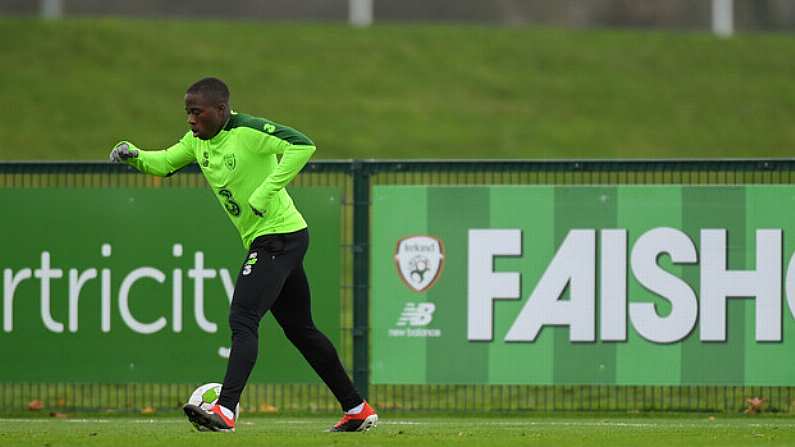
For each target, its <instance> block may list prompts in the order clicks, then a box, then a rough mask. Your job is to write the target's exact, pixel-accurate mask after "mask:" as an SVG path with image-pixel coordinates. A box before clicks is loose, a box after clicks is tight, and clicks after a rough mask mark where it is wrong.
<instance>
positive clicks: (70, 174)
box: [0, 159, 795, 413]
mask: <svg viewBox="0 0 795 447" xmlns="http://www.w3.org/2000/svg"><path fill="white" fill-rule="evenodd" d="M793 183H795V160H789V159H764V160H750V159H749V160H624V161H601V160H590V161H588V160H586V161H480V160H470V161H316V162H311V163H309V164H308V165H307V166H306V167H305V169H304V170H303V172H302V173H301V174H300V175H299V176H298V177H297V178H296V179H295V180H294V182H293V184H294V185H296V186H333V187H338V188H339V189H340V190H341V192H342V197H343V201H342V206H343V208H342V212H341V219H342V235H341V241H342V246H341V247H340V257H341V258H340V259H341V264H342V267H343V268H342V281H341V284H342V290H341V293H340V296H341V299H342V303H341V308H342V312H341V315H340V318H341V326H340V327H341V330H342V334H341V338H340V339H341V340H342V342H341V346H338V349H339V351H340V354H341V356H342V358H343V362H344V364H345V365H346V367H348V369H349V372H350V373H351V374H352V376H353V378H354V382H355V383H356V385H357V387H358V388H359V389H360V390H361V391H362V392H363V394H365V395H367V396H368V399H369V400H370V401H371V402H373V403H374V404H375V405H376V406H377V407H378V408H380V409H381V411H384V412H387V411H443V412H459V411H467V412H490V411H503V412H517V411H526V412H533V411H719V412H728V413H732V412H739V411H742V410H743V409H744V408H746V407H747V406H748V405H749V404H748V399H751V398H760V399H764V401H765V405H764V408H765V410H766V411H772V412H783V413H791V412H793V411H795V401H794V400H793V387H745V386H727V385H715V386H627V385H371V384H370V383H369V370H368V368H369V358H368V355H369V311H368V305H369V296H368V292H369V278H368V273H369V259H368V257H369V231H370V227H369V222H370V216H369V213H370V191H371V187H372V186H373V185H391V184H394V185H490V184H515V185H529V184H532V185H625V184H646V185H648V184H682V185H741V184H793ZM44 187H57V188H115V187H140V188H204V187H206V186H205V183H204V179H203V178H202V176H201V173H200V171H199V169H198V168H197V167H196V166H190V167H188V168H186V169H184V170H183V172H180V173H179V174H177V175H175V176H173V177H169V178H165V179H163V178H158V177H148V176H144V175H139V174H137V173H136V172H134V171H133V170H131V169H130V168H127V167H126V166H118V165H110V164H107V163H67V162H61V163H33V162H7V163H0V188H44ZM0 340H1V339H0ZM7 360H10V359H7ZM260 361H268V360H267V359H261V360H260ZM195 385H196V384H135V383H127V384H99V383H57V384H56V383H52V384H49V383H0V412H5V413H19V412H24V411H27V410H28V409H41V410H43V411H50V412H54V413H57V412H74V411H79V412H84V411H111V412H113V411H116V412H143V413H149V412H154V411H168V410H177V409H178V408H180V406H181V405H182V403H183V402H184V401H185V399H186V397H187V396H188V395H189V394H190V392H191V390H192V389H193V387H194V386H195ZM241 407H242V409H243V411H246V412H261V413H274V412H294V411H297V412H306V411H310V412H316V411H317V412H326V411H337V409H338V408H337V404H336V401H335V400H334V398H333V396H331V394H330V393H329V392H328V391H327V390H326V389H325V387H324V386H323V385H315V384H310V385H307V384H253V385H250V386H249V387H248V388H247V389H246V391H245V393H244V394H243V398H242V400H241Z"/></svg>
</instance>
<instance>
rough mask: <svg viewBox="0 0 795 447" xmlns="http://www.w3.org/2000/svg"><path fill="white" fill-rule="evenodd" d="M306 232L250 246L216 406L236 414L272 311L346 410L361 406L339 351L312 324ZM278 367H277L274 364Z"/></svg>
mask: <svg viewBox="0 0 795 447" xmlns="http://www.w3.org/2000/svg"><path fill="white" fill-rule="evenodd" d="M308 246H309V232H308V231H307V230H305V229H304V230H301V231H297V232H295V233H287V234H273V235H265V236H260V237H258V238H256V239H255V240H254V242H253V243H252V244H251V247H250V248H249V251H248V255H247V257H246V261H245V263H244V265H243V268H242V269H241V271H240V274H239V275H238V277H237V283H236V284H235V293H234V296H233V297H232V305H231V307H230V311H229V326H230V327H231V328H232V352H231V353H230V355H229V363H228V365H227V368H226V376H225V377H224V386H223V389H222V390H221V396H220V398H219V401H218V402H219V404H221V405H223V406H224V407H226V408H229V409H231V410H233V411H234V409H235V407H236V406H237V403H238V402H239V401H240V394H241V393H242V392H243V388H244V387H245V386H246V381H247V380H248V376H249V374H251V370H252V368H254V363H255V362H256V361H257V352H258V350H259V343H258V338H259V337H258V335H259V322H260V320H262V317H263V316H264V315H265V312H267V311H268V310H270V311H271V312H272V313H273V316H274V317H275V318H276V321H277V322H278V323H279V325H281V327H282V329H283V330H284V333H285V335H287V338H288V339H289V340H290V341H291V342H292V343H293V344H294V345H295V347H296V348H298V350H299V351H301V354H303V356H304V358H306V360H307V362H309V364H310V365H311V366H312V368H313V369H314V370H315V372H317V374H318V375H319V376H320V378H321V379H323V382H325V383H326V385H327V386H328V387H329V389H330V390H331V392H332V393H333V394H334V396H335V397H336V398H337V400H338V401H339V402H340V405H341V406H342V409H343V410H345V411H347V410H350V409H351V408H353V407H355V406H357V405H359V404H360V403H362V398H361V397H360V396H359V393H357V392H356V389H355V388H354V387H353V383H351V380H350V378H348V375H347V374H346V373H345V369H344V368H343V367H342V364H341V363H340V359H339V356H338V355H337V351H336V350H335V349H334V346H333V345H332V344H331V342H330V341H329V339H328V338H326V336H325V335H323V334H322V333H321V332H320V331H319V330H318V329H317V328H316V327H315V324H314V323H313V322H312V312H311V309H310V297H309V283H308V282H307V280H306V274H305V273H304V266H303V260H304V254H305V253H306V250H307V247H308ZM275 367H278V364H275Z"/></svg>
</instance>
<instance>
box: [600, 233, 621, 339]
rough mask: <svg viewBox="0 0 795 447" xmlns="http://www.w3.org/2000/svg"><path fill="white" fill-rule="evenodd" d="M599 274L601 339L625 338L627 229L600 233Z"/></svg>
mask: <svg viewBox="0 0 795 447" xmlns="http://www.w3.org/2000/svg"><path fill="white" fill-rule="evenodd" d="M600 248H601V252H600V255H601V257H600V262H599V265H600V266H601V272H600V275H599V278H600V279H601V281H600V290H599V296H600V297H601V300H602V301H601V309H600V313H599V317H600V320H599V332H600V334H601V337H602V340H609V341H625V340H626V339H627V230H602V234H601V243H600Z"/></svg>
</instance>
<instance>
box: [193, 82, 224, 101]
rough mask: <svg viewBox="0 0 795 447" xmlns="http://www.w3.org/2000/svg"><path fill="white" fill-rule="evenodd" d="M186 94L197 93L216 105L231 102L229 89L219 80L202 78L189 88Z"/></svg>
mask: <svg viewBox="0 0 795 447" xmlns="http://www.w3.org/2000/svg"><path fill="white" fill-rule="evenodd" d="M186 93H197V94H200V95H202V96H204V97H205V98H206V99H208V100H210V101H213V102H214V103H216V104H218V103H227V102H229V87H227V86H226V84H224V81H222V80H220V79H218V78H213V77H209V78H202V79H199V80H198V81H196V82H194V83H193V85H191V86H190V87H188V91H187V92H186Z"/></svg>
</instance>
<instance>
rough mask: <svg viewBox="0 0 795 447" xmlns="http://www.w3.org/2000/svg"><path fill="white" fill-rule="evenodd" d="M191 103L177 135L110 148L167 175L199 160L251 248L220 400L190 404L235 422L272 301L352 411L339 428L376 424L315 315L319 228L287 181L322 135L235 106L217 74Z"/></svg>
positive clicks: (291, 335)
mask: <svg viewBox="0 0 795 447" xmlns="http://www.w3.org/2000/svg"><path fill="white" fill-rule="evenodd" d="M185 111H186V112H187V114H188V125H189V126H190V131H189V132H188V133H186V134H185V136H183V137H182V139H180V140H179V142H178V143H177V144H175V145H173V146H171V147H169V148H168V149H165V150H161V151H144V150H141V149H138V148H137V147H135V146H134V145H133V144H132V143H130V142H127V141H122V142H121V143H119V144H117V145H116V146H115V147H114V148H113V150H112V151H111V153H110V159H111V161H113V162H117V163H118V162H125V163H127V164H129V165H131V166H134V167H135V168H136V169H138V170H139V171H141V172H144V173H146V174H152V175H158V176H169V175H171V174H174V173H175V172H176V171H178V170H179V169H181V168H183V167H184V166H186V165H188V164H190V163H193V162H194V161H196V162H198V163H199V166H200V167H201V170H202V173H203V174H204V176H205V178H206V179H207V182H208V183H209V185H210V187H211V188H212V190H213V192H215V195H216V197H217V198H218V201H219V202H220V203H221V206H222V207H223V208H224V209H225V210H226V213H227V215H228V216H229V218H230V219H231V220H232V223H233V224H234V225H235V227H236V228H237V230H238V231H239V232H240V236H241V237H242V239H243V244H244V245H245V246H246V247H247V248H248V254H247V255H246V259H245V261H244V264H243V267H242V269H241V271H240V274H239V275H238V277H237V282H236V283H235V291H234V295H233V297H232V304H231V306H230V310H229V325H230V327H231V329H232V350H231V353H230V356H229V363H228V364H227V370H226V376H225V377H224V383H223V389H222V391H221V396H220V398H219V399H218V404H217V405H215V406H213V407H212V409H210V410H208V411H205V410H203V409H201V408H200V407H197V406H195V405H190V404H188V405H185V407H184V411H185V414H186V415H187V416H188V418H189V419H190V420H191V421H192V422H194V423H197V424H199V425H201V426H204V427H206V428H208V429H210V430H212V431H234V428H235V419H234V408H235V407H236V406H237V404H238V402H239V401H240V394H241V393H242V392H243V388H244V387H245V385H246V381H247V380H248V377H249V374H250V373H251V370H252V368H253V367H254V363H255V362H256V359H257V351H258V331H259V322H260V320H261V319H262V317H263V316H264V315H265V312H267V311H271V312H272V313H273V316H274V317H275V318H276V321H277V322H278V323H279V325H281V327H282V329H284V333H285V335H287V338H288V339H289V340H290V341H291V342H292V343H293V344H294V345H295V346H296V347H297V348H298V350H299V351H301V354H303V356H304V358H306V360H307V361H308V362H309V364H310V365H311V366H312V368H313V369H314V370H315V372H317V374H318V375H319V376H320V377H321V378H322V379H323V381H324V382H325V383H326V385H327V386H328V387H329V389H330V390H331V392H332V393H333V394H334V396H335V397H336V398H337V400H338V401H339V402H340V405H341V406H342V409H343V411H344V412H345V414H344V416H343V418H342V419H341V420H340V421H339V422H338V423H337V424H336V425H334V426H333V427H331V429H330V431H364V430H368V429H370V428H371V427H374V426H375V424H376V422H377V421H378V415H376V413H375V411H374V410H373V408H372V407H370V405H368V404H367V402H365V401H364V400H362V398H361V397H360V396H359V393H358V392H357V391H356V389H355V388H354V386H353V383H351V380H350V378H348V375H347V374H346V373H345V370H344V369H343V367H342V364H341V363H340V360H339V356H338V355H337V351H336V350H335V349H334V346H333V345H332V344H331V342H330V341H329V340H328V338H326V336H325V335H323V334H322V333H321V332H320V331H319V330H318V329H317V328H316V327H315V325H314V323H313V322H312V314H311V310H310V296H309V284H308V282H307V279H306V275H305V273H304V267H303V259H304V254H305V253H306V250H307V247H308V245H309V234H308V232H307V225H306V222H305V221H304V218H303V217H302V216H301V213H299V212H298V210H297V209H296V208H295V206H294V205H293V201H292V199H291V198H290V196H289V195H288V194H287V191H286V190H285V189H284V187H285V186H286V185H287V184H288V183H289V182H290V181H291V180H292V179H293V178H294V177H295V176H296V175H298V173H299V172H300V171H301V169H302V168H303V166H304V165H305V164H306V163H307V161H309V158H310V157H311V156H312V154H313V153H314V152H315V145H314V143H313V142H312V141H311V140H310V139H309V138H307V137H306V136H305V135H303V134H302V133H300V132H298V131H296V130H294V129H291V128H289V127H285V126H282V125H279V124H277V123H274V122H272V121H268V120H266V119H263V118H257V117H253V116H249V115H244V114H241V113H235V112H232V111H231V109H230V107H229V89H228V88H227V86H226V85H225V84H224V83H223V81H221V80H220V79H217V78H205V79H201V80H199V81H198V82H196V83H194V84H193V85H191V86H190V88H188V91H187V93H186V94H185ZM277 154H280V155H281V159H277V157H276V155H277Z"/></svg>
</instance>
